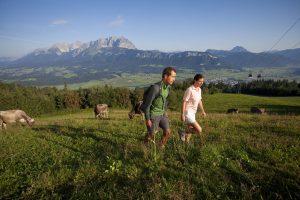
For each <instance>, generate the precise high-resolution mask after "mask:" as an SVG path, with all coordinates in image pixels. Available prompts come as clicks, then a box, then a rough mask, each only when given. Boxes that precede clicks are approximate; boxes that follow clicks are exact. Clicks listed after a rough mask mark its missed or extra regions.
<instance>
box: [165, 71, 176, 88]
mask: <svg viewBox="0 0 300 200" xmlns="http://www.w3.org/2000/svg"><path fill="white" fill-rule="evenodd" d="M175 78H176V72H174V71H171V74H170V75H169V76H168V75H165V77H164V83H165V84H166V85H172V84H173V83H174V81H175Z"/></svg>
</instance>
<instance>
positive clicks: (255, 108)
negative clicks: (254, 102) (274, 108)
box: [250, 107, 266, 114]
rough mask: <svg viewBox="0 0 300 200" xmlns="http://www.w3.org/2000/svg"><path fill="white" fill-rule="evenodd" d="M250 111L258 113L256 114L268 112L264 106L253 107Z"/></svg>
mask: <svg viewBox="0 0 300 200" xmlns="http://www.w3.org/2000/svg"><path fill="white" fill-rule="evenodd" d="M250 112H251V113H256V114H266V111H265V109H264V108H258V107H251V108H250Z"/></svg>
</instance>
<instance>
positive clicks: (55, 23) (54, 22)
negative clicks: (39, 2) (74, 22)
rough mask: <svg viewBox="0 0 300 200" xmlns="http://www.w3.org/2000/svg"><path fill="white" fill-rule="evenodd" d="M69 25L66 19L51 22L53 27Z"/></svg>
mask: <svg viewBox="0 0 300 200" xmlns="http://www.w3.org/2000/svg"><path fill="white" fill-rule="evenodd" d="M67 23H68V21H66V20H64V19H57V20H54V21H52V22H50V25H51V26H59V25H65V24H67Z"/></svg>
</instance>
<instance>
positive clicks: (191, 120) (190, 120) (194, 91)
mask: <svg viewBox="0 0 300 200" xmlns="http://www.w3.org/2000/svg"><path fill="white" fill-rule="evenodd" d="M203 83H204V76H203V75H202V74H196V75H195V77H194V81H193V84H192V85H191V86H190V87H189V88H188V89H186V91H185V93H184V96H183V101H182V107H181V121H183V122H185V123H186V124H187V128H186V129H185V130H181V131H179V135H180V138H181V140H182V141H186V142H189V140H190V137H191V133H196V134H198V135H199V136H200V135H201V132H202V128H201V126H200V125H199V123H198V122H197V121H196V116H195V115H196V112H197V109H198V106H199V107H200V109H201V112H202V114H203V115H204V116H206V113H205V111H204V108H203V104H202V100H201V99H202V96H201V86H202V85H203Z"/></svg>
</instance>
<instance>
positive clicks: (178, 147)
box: [0, 97, 300, 199]
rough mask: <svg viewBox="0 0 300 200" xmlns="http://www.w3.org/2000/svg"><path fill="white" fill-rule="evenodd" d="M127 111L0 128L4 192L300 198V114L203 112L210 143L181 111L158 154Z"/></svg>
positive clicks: (1, 191)
mask: <svg viewBox="0 0 300 200" xmlns="http://www.w3.org/2000/svg"><path fill="white" fill-rule="evenodd" d="M211 98H212V97H211ZM237 98H238V97H237ZM253 98H254V97H253ZM208 100H209V99H208ZM275 100H276V101H277V100H278V99H277V98H276V99H275ZM275 100H274V101H275ZM211 101H212V99H211ZM279 101H280V98H279ZM296 102H297V101H296ZM216 106H217V105H216ZM127 112H128V111H127V110H114V109H111V112H110V119H106V120H96V119H94V115H93V112H92V110H90V109H89V110H82V111H79V112H77V113H70V114H60V115H54V114H52V115H48V116H43V117H40V118H37V119H36V124H35V125H34V126H33V127H32V128H29V127H22V126H18V125H9V126H8V130H7V131H6V132H5V131H2V132H0V144H1V145H0V197H2V198H4V199H5V198H8V199H11V198H13V199H15V198H20V199H28V198H29V199H65V198H72V199H299V198H300V179H299V177H300V116H293V115H251V114H239V115H226V114H219V113H210V112H209V113H208V116H207V117H206V118H202V117H200V116H198V120H199V121H200V124H201V125H202V127H203V130H204V135H203V137H202V140H201V141H200V139H199V138H198V137H196V136H194V137H193V138H192V140H191V142H190V144H188V145H187V144H184V143H183V142H181V141H180V140H179V138H178V136H177V129H178V128H179V127H181V126H182V123H181V122H180V121H179V113H177V112H170V113H169V118H170V120H171V130H172V136H171V137H170V139H169V140H168V143H167V145H166V148H165V149H164V150H157V149H156V148H154V144H151V145H150V146H149V147H145V146H144V145H143V142H142V139H143V137H144V134H145V127H144V123H143V122H142V121H141V120H140V118H135V119H133V120H129V119H128V118H127ZM160 136H161V132H159V133H157V134H156V140H155V141H156V143H158V142H159V139H160Z"/></svg>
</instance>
